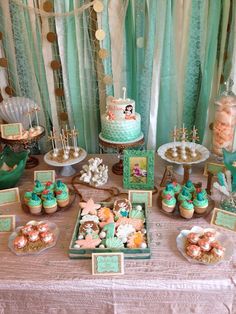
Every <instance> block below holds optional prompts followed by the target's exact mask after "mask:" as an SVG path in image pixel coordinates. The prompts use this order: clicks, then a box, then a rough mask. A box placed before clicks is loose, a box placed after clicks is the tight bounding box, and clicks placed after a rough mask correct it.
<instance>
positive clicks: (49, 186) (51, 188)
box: [45, 181, 55, 192]
mask: <svg viewBox="0 0 236 314" xmlns="http://www.w3.org/2000/svg"><path fill="white" fill-rule="evenodd" d="M54 187H55V185H54V183H53V182H52V181H48V182H46V184H45V189H46V190H49V191H52V192H53V191H54Z"/></svg>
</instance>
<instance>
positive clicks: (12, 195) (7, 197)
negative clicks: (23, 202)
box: [0, 188, 20, 206]
mask: <svg viewBox="0 0 236 314" xmlns="http://www.w3.org/2000/svg"><path fill="white" fill-rule="evenodd" d="M18 202H20V193H19V189H18V188H13V189H6V190H1V191H0V206H2V205H10V204H14V203H18Z"/></svg>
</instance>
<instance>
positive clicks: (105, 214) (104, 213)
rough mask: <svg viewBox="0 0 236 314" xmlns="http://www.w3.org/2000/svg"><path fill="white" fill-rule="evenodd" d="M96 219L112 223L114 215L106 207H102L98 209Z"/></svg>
mask: <svg viewBox="0 0 236 314" xmlns="http://www.w3.org/2000/svg"><path fill="white" fill-rule="evenodd" d="M98 217H99V219H100V220H101V221H111V220H113V221H114V215H113V213H112V211H111V210H110V208H108V207H102V208H101V209H99V210H98Z"/></svg>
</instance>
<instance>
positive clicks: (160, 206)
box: [157, 191, 215, 220]
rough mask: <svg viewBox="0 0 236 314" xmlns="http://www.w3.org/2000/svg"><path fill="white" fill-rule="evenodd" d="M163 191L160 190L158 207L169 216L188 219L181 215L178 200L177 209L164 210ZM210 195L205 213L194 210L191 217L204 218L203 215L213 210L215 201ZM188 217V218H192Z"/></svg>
mask: <svg viewBox="0 0 236 314" xmlns="http://www.w3.org/2000/svg"><path fill="white" fill-rule="evenodd" d="M161 193H162V191H160V193H159V195H158V198H157V205H158V209H159V210H160V211H161V212H162V213H163V214H165V215H167V216H169V217H172V218H174V219H187V218H184V217H182V216H181V215H180V212H179V209H178V207H179V202H178V201H177V202H176V206H175V209H174V211H173V212H172V213H168V212H166V211H164V209H162V197H161ZM207 197H208V201H209V205H208V207H207V210H206V211H205V212H204V213H203V214H197V213H195V212H194V214H193V217H192V218H190V219H195V218H202V217H206V216H207V215H208V214H209V213H210V212H211V211H212V210H213V208H214V207H215V202H214V201H213V200H212V199H211V198H210V197H209V195H208V196H207ZM190 219H188V220H190Z"/></svg>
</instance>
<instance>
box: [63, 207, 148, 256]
mask: <svg viewBox="0 0 236 314" xmlns="http://www.w3.org/2000/svg"><path fill="white" fill-rule="evenodd" d="M100 204H101V205H102V206H103V207H104V206H105V207H113V203H110V202H109V203H107V202H101V203H100ZM133 204H134V203H133ZM135 205H139V204H138V203H135ZM140 205H142V206H143V207H144V208H145V225H146V227H145V228H146V230H147V233H146V235H147V248H145V249H141V248H140V249H139V248H138V249H130V248H122V249H109V248H104V249H102V248H94V249H86V248H84V249H83V248H75V247H74V245H75V241H76V240H77V237H78V232H79V227H80V222H79V221H80V219H81V215H80V213H81V209H79V214H78V217H77V219H76V223H75V228H74V232H73V235H72V239H71V242H70V247H69V257H70V258H72V259H90V258H91V257H92V253H113V252H121V253H124V257H125V259H147V258H150V256H151V251H150V240H149V232H148V223H147V208H146V204H140Z"/></svg>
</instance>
